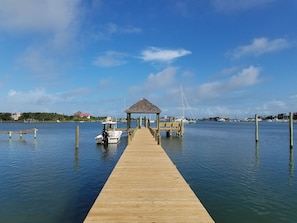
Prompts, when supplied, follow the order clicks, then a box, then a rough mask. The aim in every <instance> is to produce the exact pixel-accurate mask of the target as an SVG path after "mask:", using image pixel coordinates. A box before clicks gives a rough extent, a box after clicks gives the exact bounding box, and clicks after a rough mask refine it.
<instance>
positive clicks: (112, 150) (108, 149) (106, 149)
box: [97, 144, 119, 160]
mask: <svg viewBox="0 0 297 223" xmlns="http://www.w3.org/2000/svg"><path fill="white" fill-rule="evenodd" d="M118 147H119V144H109V145H106V146H105V145H101V144H97V148H98V149H100V150H101V158H102V160H110V159H112V158H114V157H115V156H116V154H117V148H118Z"/></svg>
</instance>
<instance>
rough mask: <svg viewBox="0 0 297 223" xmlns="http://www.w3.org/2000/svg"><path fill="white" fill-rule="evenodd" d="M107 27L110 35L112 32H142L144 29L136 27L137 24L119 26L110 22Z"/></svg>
mask: <svg viewBox="0 0 297 223" xmlns="http://www.w3.org/2000/svg"><path fill="white" fill-rule="evenodd" d="M106 29H107V33H108V34H109V35H112V34H117V33H127V34H129V33H140V32H142V29H140V28H138V27H135V26H131V25H129V26H125V27H124V26H119V25H117V24H115V23H108V24H107V25H106Z"/></svg>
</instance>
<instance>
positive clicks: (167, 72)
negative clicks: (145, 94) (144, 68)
mask: <svg viewBox="0 0 297 223" xmlns="http://www.w3.org/2000/svg"><path fill="white" fill-rule="evenodd" d="M176 71H177V68H176V67H167V68H166V69H164V70H162V71H161V72H159V73H157V74H153V73H151V74H149V76H148V78H147V82H146V86H147V88H148V89H156V88H163V87H166V86H170V85H171V84H172V83H174V82H175V74H176Z"/></svg>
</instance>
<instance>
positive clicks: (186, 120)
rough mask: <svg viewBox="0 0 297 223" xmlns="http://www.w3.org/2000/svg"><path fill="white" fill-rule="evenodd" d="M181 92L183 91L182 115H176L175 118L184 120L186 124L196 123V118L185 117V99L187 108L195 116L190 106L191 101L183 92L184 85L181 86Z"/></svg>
mask: <svg viewBox="0 0 297 223" xmlns="http://www.w3.org/2000/svg"><path fill="white" fill-rule="evenodd" d="M180 93H181V101H182V111H183V113H182V116H179V117H176V118H175V120H174V121H175V122H183V123H184V124H194V123H196V120H195V119H194V118H191V119H187V118H185V106H184V101H185V102H186V104H187V108H188V110H189V111H190V113H191V115H192V117H194V115H193V113H192V110H191V107H190V106H189V103H188V101H187V98H186V96H185V94H184V92H183V89H182V86H181V87H180Z"/></svg>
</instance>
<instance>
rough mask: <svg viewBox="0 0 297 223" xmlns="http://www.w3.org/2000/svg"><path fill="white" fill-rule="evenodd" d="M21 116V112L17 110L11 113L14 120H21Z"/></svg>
mask: <svg viewBox="0 0 297 223" xmlns="http://www.w3.org/2000/svg"><path fill="white" fill-rule="evenodd" d="M20 117H21V113H20V112H15V113H13V114H12V115H11V118H12V119H13V120H14V121H17V120H19V118H20Z"/></svg>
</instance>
